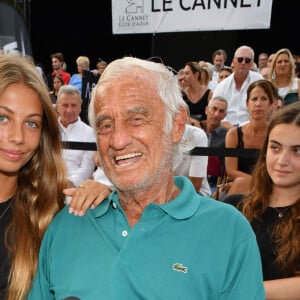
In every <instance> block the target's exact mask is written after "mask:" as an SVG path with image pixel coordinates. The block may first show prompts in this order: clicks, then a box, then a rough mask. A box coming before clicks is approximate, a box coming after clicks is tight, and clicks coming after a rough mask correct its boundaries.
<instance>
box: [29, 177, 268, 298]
mask: <svg viewBox="0 0 300 300" xmlns="http://www.w3.org/2000/svg"><path fill="white" fill-rule="evenodd" d="M175 184H176V185H177V186H178V187H179V188H180V189H181V192H180V194H179V195H178V196H177V197H176V198H175V199H174V200H172V201H171V202H169V203H166V204H163V205H156V204H154V203H150V204H149V205H148V206H147V207H146V208H145V210H144V212H143V214H142V216H141V219H140V220H139V222H138V223H136V224H135V225H134V226H133V227H132V228H131V227H130V226H129V224H128V221H127V218H126V216H125V214H124V212H123V210H122V208H121V206H120V204H119V201H118V197H117V194H116V193H115V192H113V193H112V194H111V195H110V196H109V198H108V199H106V200H104V201H103V202H102V203H101V204H100V205H99V206H98V207H97V208H96V209H94V210H89V211H88V212H87V214H86V215H85V216H84V217H75V216H74V215H70V214H69V213H68V208H67V207H66V208H64V209H63V210H62V211H61V212H60V213H59V214H58V215H57V216H56V217H55V218H54V219H53V221H52V223H51V224H50V226H49V227H48V229H47V231H46V233H45V236H44V238H43V242H42V245H41V249H40V258H39V265H38V270H37V273H36V276H35V279H34V283H33V287H32V289H31V291H30V294H29V297H28V299H34V300H37V299H43V300H47V299H59V300H61V299H64V298H66V297H70V296H75V297H78V298H80V299H82V300H83V299H84V300H99V299H105V300H109V299H122V300H124V299H126V300H127V299H128V300H135V299H151V300H152V299H164V300H166V299H172V300H173V299H184V300H185V299H189V300H193V299H195V300H196V299H197V300H199V299H201V300H204V299H218V300H220V299H224V300H229V299H230V300H235V299H236V300H240V299H243V300H247V299H249V300H250V299H265V294H264V288H263V279H262V270H261V262H260V256H259V251H258V247H257V243H256V238H255V235H254V233H253V231H252V229H251V227H250V225H249V223H248V221H247V220H246V219H245V218H244V217H243V216H242V214H241V213H240V212H239V211H238V210H237V209H236V208H235V207H233V206H232V205H229V204H225V203H221V202H218V201H216V200H213V199H210V198H206V197H202V196H200V195H198V194H197V193H196V192H195V190H194V187H193V185H192V183H191V182H190V181H189V180H188V179H187V178H186V177H175Z"/></svg>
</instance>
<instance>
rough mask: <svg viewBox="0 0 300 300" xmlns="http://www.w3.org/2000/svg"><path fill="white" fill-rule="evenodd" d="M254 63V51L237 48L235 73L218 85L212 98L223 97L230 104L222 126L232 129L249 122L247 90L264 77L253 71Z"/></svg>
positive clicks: (245, 47) (246, 47)
mask: <svg viewBox="0 0 300 300" xmlns="http://www.w3.org/2000/svg"><path fill="white" fill-rule="evenodd" d="M253 63H254V50H253V49H252V48H251V47H248V46H241V47H239V48H237V50H236V51H235V54H234V58H233V61H232V65H233V73H232V74H231V75H229V76H228V77H227V78H225V79H224V80H223V81H222V82H220V83H218V84H217V86H216V87H215V89H214V93H213V96H212V98H215V97H218V96H221V97H223V98H225V99H226V100H227V102H228V108H227V115H226V117H225V118H224V120H223V121H222V126H223V127H226V128H230V127H233V126H239V125H241V124H243V123H244V122H247V121H249V118H250V117H249V112H248V109H247V105H246V99H247V89H248V87H249V85H250V84H251V83H252V82H254V81H256V80H259V79H263V76H262V75H261V74H260V73H258V72H254V71H251V68H252V66H253Z"/></svg>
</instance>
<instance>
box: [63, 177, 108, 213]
mask: <svg viewBox="0 0 300 300" xmlns="http://www.w3.org/2000/svg"><path fill="white" fill-rule="evenodd" d="M63 193H64V194H65V195H66V196H69V197H72V199H71V202H70V205H69V213H70V214H72V213H74V215H75V216H83V215H84V214H85V212H86V211H87V209H88V208H91V209H94V208H95V207H96V206H98V205H99V204H100V203H101V202H102V201H103V200H104V199H105V198H107V197H108V195H109V194H110V193H111V189H110V188H109V187H108V186H106V185H104V184H102V183H100V182H98V181H95V180H92V179H87V180H85V181H84V182H83V183H82V184H81V185H80V186H79V187H77V188H67V189H64V190H63Z"/></svg>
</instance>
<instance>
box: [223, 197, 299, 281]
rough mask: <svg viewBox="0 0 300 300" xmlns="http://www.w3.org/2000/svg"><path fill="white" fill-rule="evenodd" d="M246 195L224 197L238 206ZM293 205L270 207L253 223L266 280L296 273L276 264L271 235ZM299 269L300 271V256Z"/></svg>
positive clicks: (226, 200)
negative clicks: (280, 215) (281, 214)
mask: <svg viewBox="0 0 300 300" xmlns="http://www.w3.org/2000/svg"><path fill="white" fill-rule="evenodd" d="M243 197H244V195H241V194H238V195H229V196H227V197H226V198H225V199H224V202H226V203H230V204H232V205H234V206H238V204H239V203H240V202H242V200H243ZM290 208H291V206H286V207H276V209H274V208H273V207H268V208H267V209H266V211H265V212H264V213H263V214H262V215H261V216H260V218H261V220H260V221H259V220H256V221H255V222H253V223H251V226H252V229H253V231H254V232H255V235H256V239H257V243H258V247H259V251H260V255H261V260H262V269H263V278H264V280H272V279H280V278H287V277H292V276H294V274H291V273H288V272H284V271H282V270H280V269H279V268H278V266H277V265H276V264H275V259H276V254H275V250H276V242H275V241H274V239H273V238H272V237H271V236H270V232H272V231H273V228H274V226H275V225H277V224H278V223H280V222H281V221H282V220H284V219H285V218H287V217H289V216H290V210H291V209H290ZM279 211H281V212H283V217H282V218H280V217H279ZM297 270H298V271H300V257H299V258H298V264H297Z"/></svg>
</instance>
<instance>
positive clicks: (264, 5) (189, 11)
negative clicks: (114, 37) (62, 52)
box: [112, 0, 272, 34]
mask: <svg viewBox="0 0 300 300" xmlns="http://www.w3.org/2000/svg"><path fill="white" fill-rule="evenodd" d="M271 12H272V0H112V23H113V24H112V28H113V33H114V34H128V33H156V32H177V31H212V30H241V29H262V28H270V21H271Z"/></svg>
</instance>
